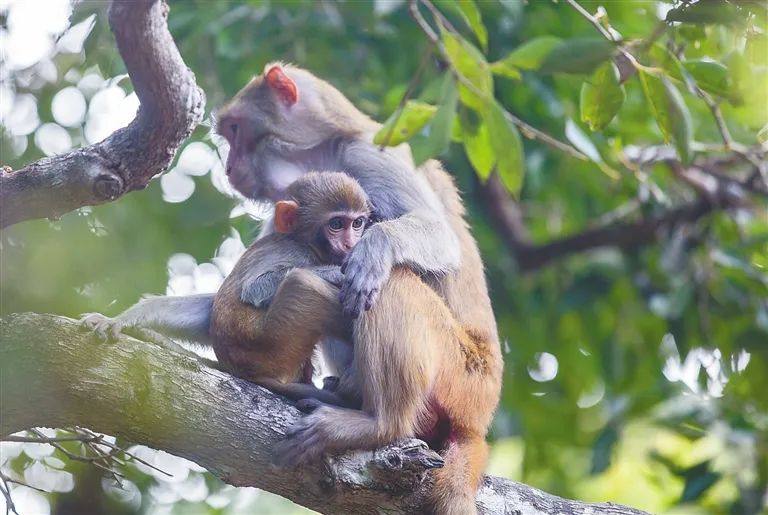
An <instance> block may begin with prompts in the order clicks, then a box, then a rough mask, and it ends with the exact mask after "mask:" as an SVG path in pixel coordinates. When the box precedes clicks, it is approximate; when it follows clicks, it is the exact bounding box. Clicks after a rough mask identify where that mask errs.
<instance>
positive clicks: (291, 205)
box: [275, 200, 299, 234]
mask: <svg viewBox="0 0 768 515" xmlns="http://www.w3.org/2000/svg"><path fill="white" fill-rule="evenodd" d="M298 210H299V205H298V204H297V203H296V202H294V201H293V200H280V201H278V202H277V203H276V204H275V231H277V232H281V233H285V234H290V233H292V232H293V231H295V230H296V224H297V223H298V215H299V213H298Z"/></svg>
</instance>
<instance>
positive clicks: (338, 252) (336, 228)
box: [321, 212, 368, 265]
mask: <svg viewBox="0 0 768 515" xmlns="http://www.w3.org/2000/svg"><path fill="white" fill-rule="evenodd" d="M367 222H368V215H367V213H353V212H345V213H331V215H330V216H329V217H328V219H327V220H326V222H325V223H324V224H323V226H322V229H321V230H322V233H323V237H324V238H325V240H326V241H327V242H328V249H329V251H330V259H331V262H332V263H331V264H334V265H340V264H341V263H342V262H343V261H344V258H346V257H347V254H349V251H350V250H352V248H353V247H354V246H355V245H356V244H357V242H358V241H360V238H361V237H362V236H363V232H364V231H365V226H366V224H367Z"/></svg>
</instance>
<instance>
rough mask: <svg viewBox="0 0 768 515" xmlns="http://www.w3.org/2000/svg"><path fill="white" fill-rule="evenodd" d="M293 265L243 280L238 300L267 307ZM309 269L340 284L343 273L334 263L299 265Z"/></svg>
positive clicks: (332, 282)
mask: <svg viewBox="0 0 768 515" xmlns="http://www.w3.org/2000/svg"><path fill="white" fill-rule="evenodd" d="M292 268H294V267H285V268H278V269H275V270H270V271H268V272H264V273H263V274H260V275H257V276H254V277H251V278H248V279H246V280H245V281H243V289H242V290H241V292H240V300H242V301H243V302H245V303H246V304H251V305H253V306H255V307H256V308H257V309H267V308H268V307H269V305H270V304H271V303H272V299H273V298H274V297H275V293H277V288H278V287H279V286H280V283H281V282H283V279H285V275H286V274H287V273H288V272H289V271H290V270H291V269H292ZM299 268H306V269H307V270H311V271H312V272H314V273H315V274H317V275H319V276H320V277H321V278H322V279H325V280H326V281H328V282H329V283H331V284H333V285H334V286H339V285H341V282H342V281H343V279H344V275H343V274H342V273H341V269H340V267H338V266H335V265H318V266H308V267H299Z"/></svg>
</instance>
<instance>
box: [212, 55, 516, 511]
mask: <svg viewBox="0 0 768 515" xmlns="http://www.w3.org/2000/svg"><path fill="white" fill-rule="evenodd" d="M218 118H219V122H218V130H219V132H220V133H221V134H222V135H223V136H224V137H225V138H226V139H227V140H228V141H229V144H230V151H229V156H228V159H227V165H226V172H227V175H228V176H229V180H230V182H231V183H232V185H233V186H235V188H237V189H238V190H239V191H240V192H241V193H243V194H244V195H246V196H248V197H251V198H267V199H271V200H273V201H274V200H280V199H281V198H282V196H283V194H284V191H285V189H286V187H287V185H288V184H290V183H291V182H292V181H293V180H295V179H296V178H297V177H299V176H301V175H302V174H304V173H306V172H307V171H310V170H313V169H329V170H340V171H344V172H345V173H348V174H349V175H351V176H352V177H354V178H355V179H357V180H358V182H359V183H360V184H361V185H362V187H363V189H364V190H365V192H366V193H367V194H368V198H369V200H370V203H371V205H372V207H373V214H374V216H376V217H378V218H379V219H380V220H382V221H381V222H379V223H377V224H375V225H373V226H372V227H370V228H369V229H368V230H367V231H366V233H365V234H364V235H363V237H362V238H361V239H360V241H359V242H358V244H357V245H356V246H355V248H354V249H352V251H351V252H350V254H349V255H348V256H347V258H346V260H345V262H344V264H343V265H342V271H343V272H344V274H345V277H344V282H343V284H342V288H341V302H342V305H343V308H344V310H345V312H347V313H348V314H349V315H351V316H352V317H358V316H359V318H358V319H357V320H356V321H355V322H354V324H353V334H354V342H355V351H354V362H353V367H352V370H353V371H354V372H350V373H349V374H348V376H347V377H343V378H342V382H341V383H342V384H341V386H340V387H341V388H342V389H344V388H345V387H350V384H351V385H352V388H359V390H360V392H361V394H362V399H363V411H362V412H360V411H355V410H347V409H341V408H335V407H331V406H324V407H321V408H319V409H318V410H316V411H315V412H314V413H312V414H311V415H308V416H307V417H305V418H304V419H303V420H302V421H301V422H300V423H299V425H298V426H297V427H296V428H295V430H294V432H293V433H292V435H291V436H290V437H289V439H288V440H287V441H286V442H285V445H283V446H282V448H281V449H280V451H281V452H280V454H281V458H282V459H283V461H285V462H288V463H297V462H301V461H304V460H309V459H314V458H316V457H318V456H319V455H320V454H322V453H324V452H329V451H340V450H345V449H350V448H361V447H377V446H380V445H382V444H385V443H388V442H391V441H393V440H396V439H398V438H402V437H410V436H419V437H422V438H424V439H426V440H427V441H428V442H429V443H430V444H432V445H433V446H435V447H438V448H440V449H442V450H443V453H444V457H445V466H444V467H443V468H442V469H440V470H438V471H437V473H436V474H435V490H434V495H433V501H432V504H433V506H432V508H433V509H434V511H436V512H437V513H441V514H456V515H459V514H462V515H465V514H467V513H474V512H475V511H476V508H475V502H474V500H475V495H476V491H477V487H478V485H479V482H480V479H481V476H482V471H483V468H484V466H485V462H486V459H487V445H486V443H485V434H486V433H487V430H488V426H489V424H490V422H491V418H492V416H493V412H494V411H495V408H496V405H497V403H498V397H499V391H500V388H501V373H502V366H503V364H502V357H501V351H500V348H499V341H498V334H497V329H496V322H495V320H494V316H493V311H492V309H491V303H490V300H489V298H488V291H487V285H486V282H485V277H484V274H483V265H482V261H481V259H480V254H479V251H478V249H477V245H476V243H475V241H474V239H473V238H472V235H471V234H470V232H469V228H468V226H467V223H466V222H465V220H464V214H465V211H464V207H463V205H462V202H461V199H460V197H459V194H458V191H457V189H456V187H455V185H454V184H453V181H452V180H451V178H450V176H449V175H448V174H447V173H446V172H445V171H444V170H443V169H442V167H441V166H440V165H439V163H438V162H437V161H429V162H427V163H426V164H425V165H424V166H422V167H421V168H420V169H418V170H414V169H413V163H412V161H411V157H410V151H409V149H408V147H407V146H402V147H401V148H399V149H398V150H391V149H390V150H384V151H382V150H380V149H378V148H377V147H376V146H374V145H373V144H372V143H371V139H372V136H373V134H374V133H375V132H376V131H377V130H378V129H379V128H380V127H381V126H380V125H379V124H377V123H376V122H374V121H372V120H371V119H370V118H368V117H367V116H365V115H364V114H363V113H361V112H360V111H359V110H358V109H357V108H355V107H354V106H353V105H352V104H351V103H350V102H349V101H348V100H347V99H346V98H345V97H344V96H343V95H342V94H341V93H340V92H339V91H338V90H336V89H335V88H334V87H333V86H331V85H330V84H328V83H326V82H324V81H322V80H320V79H318V78H317V77H315V76H314V75H312V74H311V73H309V72H308V71H305V70H302V69H300V68H297V67H294V66H288V65H281V64H269V65H267V66H266V68H265V73H264V74H262V75H261V76H259V77H256V78H254V79H253V80H252V81H251V82H250V83H249V84H247V85H246V86H245V87H244V88H243V89H242V90H241V91H240V92H239V93H238V94H237V95H236V96H235V97H234V99H233V100H232V101H231V102H230V103H229V104H228V105H227V106H226V107H224V108H223V109H222V110H221V111H220V113H219V116H218ZM393 266H394V267H396V269H395V272H394V274H393V277H392V281H390V282H389V283H388V282H387V280H388V279H389V277H390V274H391V273H392V270H393ZM406 269H410V270H411V271H412V272H411V271H408V270H406ZM413 272H415V273H416V274H418V276H419V277H420V279H421V280H417V279H416V276H415V275H414V273H413ZM382 288H383V291H382ZM380 292H381V294H382V299H381V302H379V303H376V298H377V295H379V293H380ZM371 308H373V309H371ZM368 309H371V311H370V312H368V313H364V310H368ZM361 313H362V316H360V315H361ZM345 383H346V384H345Z"/></svg>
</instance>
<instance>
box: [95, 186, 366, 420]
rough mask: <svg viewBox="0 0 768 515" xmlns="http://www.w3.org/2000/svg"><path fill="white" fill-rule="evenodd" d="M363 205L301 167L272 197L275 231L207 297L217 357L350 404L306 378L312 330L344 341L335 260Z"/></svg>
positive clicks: (297, 393) (276, 382) (347, 334)
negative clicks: (281, 195) (278, 194)
mask: <svg viewBox="0 0 768 515" xmlns="http://www.w3.org/2000/svg"><path fill="white" fill-rule="evenodd" d="M368 213H369V210H368V199H367V197H366V195H365V192H364V191H363V190H362V188H361V187H360V185H359V184H358V183H357V182H356V181H355V180H354V179H352V178H351V177H349V176H348V175H345V174H343V173H338V172H333V173H332V172H324V173H311V174H307V175H305V176H303V177H301V178H300V179H298V180H297V181H295V182H294V183H293V184H291V185H290V186H289V187H288V189H287V191H286V200H280V201H278V202H277V203H276V204H275V213H274V220H273V225H274V230H275V232H274V233H272V234H270V235H267V236H265V237H264V238H261V239H259V240H258V241H256V242H255V243H254V244H253V245H252V246H251V247H250V248H249V249H248V250H246V252H245V253H244V254H243V256H242V257H241V258H240V260H239V261H238V262H237V264H236V265H235V267H234V269H233V270H232V272H231V273H230V274H229V276H227V278H226V279H225V280H224V283H223V284H222V285H221V288H220V289H219V291H218V292H217V293H216V296H215V297H214V300H213V303H212V305H211V315H210V325H209V329H208V332H209V336H210V339H211V340H210V341H211V344H212V346H213V350H214V352H215V353H216V357H217V359H218V361H219V363H221V364H222V365H224V367H225V368H226V369H228V370H230V371H232V372H233V373H235V374H236V375H238V376H239V377H242V378H244V379H248V380H250V381H252V382H254V383H256V384H260V385H262V386H265V387H267V388H269V389H271V390H273V391H275V392H277V393H280V394H282V395H285V396H286V397H289V398H291V399H294V400H300V399H304V398H314V399H317V400H320V401H322V402H324V403H329V404H336V405H342V406H354V405H356V402H355V401H354V400H349V401H348V400H343V399H341V398H340V397H339V396H338V395H335V394H334V393H332V392H329V391H325V390H322V391H321V390H318V389H317V388H315V387H314V386H311V385H310V384H306V383H310V381H311V378H312V377H311V376H312V374H311V372H312V367H311V361H310V358H311V356H312V353H313V350H314V348H315V344H316V343H318V341H319V340H320V339H321V337H323V336H326V337H334V338H336V339H338V340H341V341H345V342H350V340H351V326H350V321H349V319H348V318H347V317H345V316H344V314H343V313H342V312H341V306H340V305H339V303H338V301H337V299H338V296H339V290H338V285H339V284H340V283H341V279H342V277H343V275H342V273H341V271H340V270H339V265H341V263H342V262H343V260H344V258H345V257H346V256H347V254H348V253H349V251H350V250H351V249H352V248H353V247H354V246H355V244H356V243H357V242H358V241H359V240H360V238H361V237H362V235H363V231H364V230H365V228H366V224H367V222H368ZM156 299H157V297H155V298H150V299H147V300H145V301H142V302H140V303H139V304H138V305H137V306H135V307H133V308H131V309H130V310H128V311H127V312H126V314H130V313H131V312H132V311H134V312H135V311H144V310H145V306H144V305H145V304H147V303H150V304H152V303H154V302H155V301H156ZM126 314H123V315H121V317H123V318H125V315H126ZM118 320H120V317H118ZM83 322H84V323H85V324H86V325H91V326H92V327H94V328H95V329H96V330H97V331H101V332H104V331H106V330H109V331H113V330H114V327H111V326H114V325H115V324H116V322H115V320H114V319H106V318H104V317H101V316H100V315H95V316H90V317H86V318H85V319H84V320H83ZM117 325H118V326H119V323H118V324H117ZM145 325H146V324H145ZM166 332H167V331H166ZM348 345H349V343H348ZM348 355H349V356H350V357H349V358H348V360H351V350H350V351H349V352H348ZM301 383H304V384H301ZM355 397H356V394H355V393H354V392H350V397H349V398H350V399H354V398H355ZM357 404H359V403H357Z"/></svg>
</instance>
